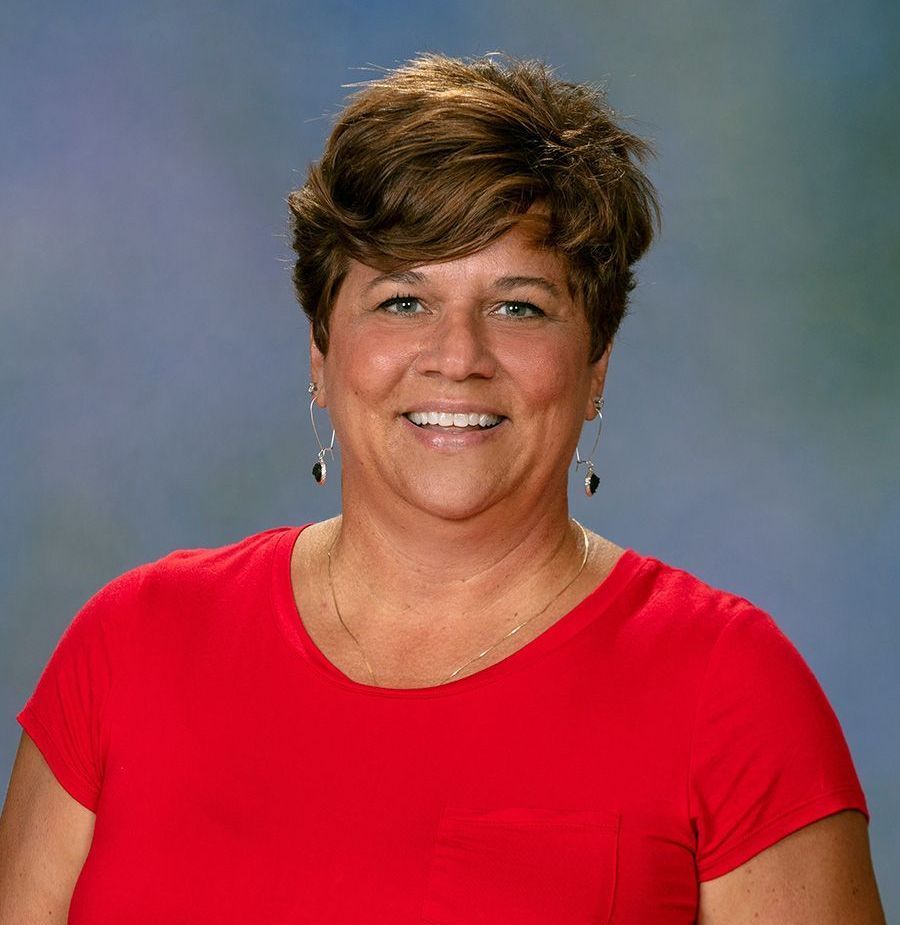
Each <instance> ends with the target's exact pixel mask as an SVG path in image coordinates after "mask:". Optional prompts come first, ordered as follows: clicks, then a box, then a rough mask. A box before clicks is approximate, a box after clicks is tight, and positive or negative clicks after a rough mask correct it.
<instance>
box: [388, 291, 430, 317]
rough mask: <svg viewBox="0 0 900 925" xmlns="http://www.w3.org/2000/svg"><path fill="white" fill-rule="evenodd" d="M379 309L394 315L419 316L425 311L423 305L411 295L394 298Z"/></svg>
mask: <svg viewBox="0 0 900 925" xmlns="http://www.w3.org/2000/svg"><path fill="white" fill-rule="evenodd" d="M378 307H379V308H380V309H382V310H383V311H386V312H389V313H390V314H392V315H419V314H421V312H422V311H423V310H424V309H422V303H421V302H420V301H419V300H418V299H417V298H415V297H414V296H411V295H397V296H394V298H392V299H388V300H387V301H385V302H382V303H381V304H380V305H379V306H378Z"/></svg>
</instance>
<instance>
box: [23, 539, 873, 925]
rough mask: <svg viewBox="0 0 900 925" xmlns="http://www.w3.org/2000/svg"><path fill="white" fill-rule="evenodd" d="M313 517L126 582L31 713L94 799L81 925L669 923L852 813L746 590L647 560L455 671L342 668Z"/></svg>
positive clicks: (76, 915)
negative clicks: (388, 678) (310, 625)
mask: <svg viewBox="0 0 900 925" xmlns="http://www.w3.org/2000/svg"><path fill="white" fill-rule="evenodd" d="M300 529H302V528H299V527H277V528H275V529H272V530H267V531H265V532H263V533H259V534H257V535H254V536H250V537H247V538H246V539H244V540H241V541H240V542H238V543H235V544H233V545H229V546H224V547H221V548H217V549H196V550H178V551H175V552H172V553H171V554H169V555H167V556H165V557H164V558H162V559H160V560H159V561H157V562H153V563H149V564H146V565H142V566H140V567H138V568H135V569H133V570H131V571H128V572H126V573H125V574H123V575H121V576H119V577H118V578H115V579H114V580H113V581H111V582H109V584H107V585H105V586H104V587H103V588H101V590H100V591H98V592H97V593H96V594H95V595H94V596H93V597H92V598H91V599H90V600H89V601H88V602H87V603H86V604H85V606H84V607H83V608H82V610H81V611H80V612H79V613H78V615H77V616H76V618H75V619H74V621H73V622H72V624H71V626H70V627H69V628H68V630H67V631H66V633H65V634H64V635H63V637H62V639H61V640H60V642H59V645H58V647H57V649H56V651H55V652H54V654H53V656H52V658H51V659H50V662H49V663H48V665H47V667H46V669H45V670H44V673H43V675H42V676H41V679H40V681H39V683H38V685H37V688H36V690H35V692H34V694H33V695H32V697H31V698H30V700H29V701H28V703H27V704H26V706H25V708H24V709H23V710H22V712H21V713H20V715H19V721H20V723H21V724H22V726H23V727H24V729H25V730H26V731H27V732H28V734H29V735H30V736H31V737H32V739H34V741H35V742H36V743H37V746H38V748H39V749H40V750H41V752H42V753H43V755H44V757H45V758H46V760H47V762H48V764H49V765H50V767H51V768H52V769H53V772H54V773H55V775H56V777H57V778H58V779H59V781H60V783H61V784H62V786H63V787H64V788H65V789H66V790H67V791H68V792H69V793H70V794H71V795H72V796H73V797H74V798H75V799H76V800H78V801H79V802H80V803H83V804H84V805H85V806H86V807H88V808H89V809H91V810H93V811H94V812H95V813H96V815H97V819H96V826H95V830H94V838H93V843H92V845H91V850H90V853H89V855H88V858H87V861H86V863H85V866H84V869H83V871H82V873H81V877H80V879H79V880H78V884H77V886H76V888H75V893H74V896H73V899H72V906H71V912H70V919H69V921H70V922H72V923H74V925H87V923H90V925H106V923H108V925H113V923H115V925H121V923H123V922H128V923H129V925H142V923H147V925H150V923H152V925H170V923H184V925H203V923H215V925H226V923H232V922H233V923H240V925H247V923H248V922H265V923H266V925H275V923H316V925H320V923H321V925H376V923H384V925H420V923H430V925H508V923H515V925H550V923H552V925H570V923H571V925H575V923H579V925H581V923H584V925H587V923H590V925H603V923H607V922H613V923H618V925H624V923H632V925H647V923H651V922H652V923H654V925H670V923H671V925H675V923H689V922H693V921H694V919H695V915H696V911H697V897H698V881H700V880H709V879H712V878H714V877H718V876H720V875H722V874H724V873H726V872H727V871H729V870H731V869H733V868H734V867H737V866H738V865H740V864H742V863H743V862H745V861H746V860H748V859H749V858H750V857H752V856H753V855H754V854H756V853H757V852H759V851H761V850H762V849H764V848H766V847H768V846H769V845H771V844H773V843H774V842H775V841H777V840H778V839H780V838H782V837H784V836H785V835H787V834H788V833H790V832H792V831H794V830H796V829H798V828H800V827H801V826H803V825H806V824H808V823H810V822H813V821H814V820H816V819H820V818H822V817H823V816H827V815H829V814H831V813H834V812H837V811H839V810H842V809H857V810H860V811H861V812H863V813H865V814H866V815H867V816H868V812H867V808H866V803H865V797H864V795H863V792H862V790H861V789H860V785H859V781H858V780H857V776H856V773H855V771H854V768H853V764H852V761H851V758H850V754H849V752H848V750H847V746H846V744H845V741H844V737H843V734H842V732H841V728H840V726H839V724H838V721H837V719H836V717H835V715H834V713H833V711H832V709H831V707H830V706H829V704H828V701H827V700H826V698H825V695H824V694H823V692H822V690H821V688H820V687H819V685H818V683H817V682H816V680H815V678H814V677H813V675H812V673H811V672H810V670H809V668H808V667H807V666H806V664H805V663H804V661H803V660H802V658H801V657H800V655H799V654H798V653H797V651H796V649H795V648H794V647H793V646H792V645H791V643H790V642H789V641H788V640H787V639H786V638H785V636H784V635H782V633H781V632H780V630H779V629H778V628H777V627H776V625H775V624H774V623H773V622H772V620H771V618H770V617H769V616H767V615H766V614H765V613H764V612H762V611H760V610H759V609H758V608H756V607H754V606H753V605H752V604H751V603H749V602H748V601H746V600H744V599H743V598H740V597H737V596H735V595H732V594H728V593H726V592H723V591H720V590H716V589H714V588H711V587H710V586H708V585H706V584H704V583H703V582H701V581H700V580H699V579H697V578H695V577H693V576H692V575H690V574H688V573H686V572H684V571H681V570H678V569H675V568H672V567H671V566H668V565H666V564H664V563H662V562H660V561H658V560H656V559H653V558H650V557H647V556H642V555H640V554H638V553H637V552H635V551H634V550H628V551H626V552H625V554H624V556H623V557H622V558H621V559H620V560H619V562H618V563H617V564H616V566H615V568H614V569H613V571H612V573H611V574H610V575H609V576H608V577H607V579H606V580H605V581H603V582H602V583H601V584H600V585H599V586H598V587H597V588H596V590H594V591H593V592H592V593H591V594H590V595H589V596H588V597H586V598H585V599H584V600H583V601H582V602H581V603H580V604H579V605H578V606H576V607H575V608H574V609H573V610H571V611H570V612H569V613H568V614H566V616H564V617H562V618H561V619H560V620H559V621H558V622H556V623H555V624H554V625H553V626H551V627H550V628H549V629H548V630H546V631H545V632H544V633H543V634H541V635H540V636H539V637H538V638H536V639H534V640H532V641H531V642H529V643H528V644H527V645H525V646H524V647H523V648H521V649H520V650H519V651H517V652H515V653H514V654H513V655H510V656H509V657H507V658H506V659H504V660H503V661H501V662H499V663H497V664H495V665H491V666H489V667H487V668H485V669H483V670H482V671H480V672H478V673H476V674H474V675H469V676H467V677H464V678H460V679H458V680H456V681H453V682H450V683H448V684H445V685H440V686H437V687H431V688H420V689H406V690H398V689H387V688H377V687H373V686H370V685H366V684H360V683H357V682H355V681H352V680H350V679H349V678H348V677H347V676H346V675H344V674H343V673H341V672H340V671H339V670H338V669H337V668H335V667H334V666H333V665H332V664H331V663H330V662H328V661H327V659H325V657H324V656H323V655H322V654H321V652H319V651H318V650H317V649H316V647H315V646H314V644H313V643H312V641H311V639H310V637H309V636H308V635H307V634H306V632H305V631H304V628H303V624H302V622H301V620H300V618H299V615H298V613H297V609H296V606H295V603H294V598H293V594H292V589H291V579H290V572H289V565H290V555H291V549H292V547H293V544H294V541H295V540H296V538H297V536H298V534H299V532H300Z"/></svg>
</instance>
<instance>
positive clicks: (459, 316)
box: [416, 306, 496, 382]
mask: <svg viewBox="0 0 900 925" xmlns="http://www.w3.org/2000/svg"><path fill="white" fill-rule="evenodd" d="M485 335H486V331H485V330H484V328H483V320H482V318H481V317H480V313H479V312H477V311H473V310H471V309H470V308H464V307H463V306H456V307H453V308H447V309H445V310H444V311H442V312H441V316H440V318H439V319H438V320H437V322H436V323H435V324H433V325H429V327H428V331H427V333H426V335H425V338H424V339H423V342H422V344H421V347H420V350H419V355H418V357H417V360H416V370H417V371H418V372H420V373H422V374H425V375H427V374H432V375H434V374H438V375H441V376H444V377H446V378H447V379H452V380H454V381H457V382H462V381H463V380H465V379H468V378H469V377H470V376H475V377H476V378H481V379H489V378H491V377H492V376H493V375H494V370H495V367H496V360H495V358H494V355H493V353H492V351H491V348H490V344H489V343H488V340H487V338H486V336H485Z"/></svg>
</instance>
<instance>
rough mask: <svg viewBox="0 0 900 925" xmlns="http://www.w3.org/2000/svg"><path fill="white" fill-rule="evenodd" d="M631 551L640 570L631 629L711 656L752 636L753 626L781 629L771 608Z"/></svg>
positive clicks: (630, 600)
mask: <svg viewBox="0 0 900 925" xmlns="http://www.w3.org/2000/svg"><path fill="white" fill-rule="evenodd" d="M625 555H626V556H627V557H630V562H631V568H632V569H633V572H634V575H633V578H632V581H631V582H630V583H629V586H628V588H627V593H626V595H625V598H626V600H625V604H626V611H627V619H628V624H629V628H630V630H631V631H632V632H635V633H639V634H641V635H642V636H644V637H646V638H648V639H656V640H657V641H658V643H659V644H660V645H663V646H665V647H666V649H667V650H668V651H669V652H671V653H675V652H679V651H681V652H684V651H687V650H692V651H695V652H697V653H703V654H705V655H706V656H710V655H711V654H712V652H713V650H714V649H715V648H718V647H719V645H721V643H722V641H723V640H727V639H728V638H729V637H731V636H734V635H736V636H738V637H740V636H742V635H744V634H746V633H747V632H748V631H750V632H751V634H752V628H753V627H763V626H765V627H767V628H770V629H775V623H774V621H773V619H772V617H771V616H770V615H769V614H768V613H767V612H766V611H765V610H763V609H762V608H761V607H760V606H758V605H757V604H755V603H754V602H753V601H751V600H749V599H748V598H746V597H744V596H743V595H741V594H739V593H737V592H734V591H730V590H727V589H724V588H720V587H717V586H716V585H714V584H712V583H710V582H708V581H706V580H704V579H702V578H700V577H699V576H697V575H695V574H694V573H692V572H690V571H688V570H687V569H684V568H680V567H677V566H674V565H671V564H669V563H668V562H664V561H662V560H660V559H658V558H655V557H654V556H648V555H642V554H640V553H637V552H635V551H634V550H628V551H627V552H626V554H625ZM624 562H626V563H627V562H629V559H628V558H626V559H625V560H624Z"/></svg>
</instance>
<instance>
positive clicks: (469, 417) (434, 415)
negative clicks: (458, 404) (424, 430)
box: [406, 411, 501, 427]
mask: <svg viewBox="0 0 900 925" xmlns="http://www.w3.org/2000/svg"><path fill="white" fill-rule="evenodd" d="M406 416H407V417H408V418H409V419H410V420H411V421H412V422H413V424H418V425H419V426H420V427H423V426H424V425H426V424H431V425H432V426H433V425H435V424H437V425H438V426H440V427H493V426H494V425H495V424H499V423H500V420H501V419H500V417H499V416H498V415H496V414H476V413H475V412H474V411H472V412H469V413H468V414H466V413H459V414H456V413H454V414H451V413H450V412H448V411H410V412H409V413H408V414H407V415H406Z"/></svg>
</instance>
